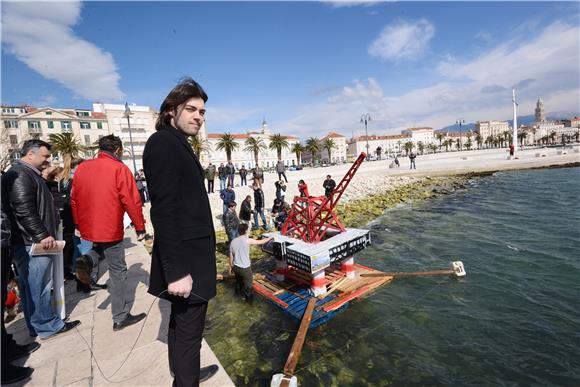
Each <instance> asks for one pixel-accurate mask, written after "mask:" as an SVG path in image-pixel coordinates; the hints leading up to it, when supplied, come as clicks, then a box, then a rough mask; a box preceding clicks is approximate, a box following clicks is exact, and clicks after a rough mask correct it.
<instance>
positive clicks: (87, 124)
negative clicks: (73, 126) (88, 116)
mask: <svg viewBox="0 0 580 387" xmlns="http://www.w3.org/2000/svg"><path fill="white" fill-rule="evenodd" d="M90 128H91V123H90V122H81V129H90Z"/></svg>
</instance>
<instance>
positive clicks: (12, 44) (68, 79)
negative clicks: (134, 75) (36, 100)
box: [2, 1, 125, 102]
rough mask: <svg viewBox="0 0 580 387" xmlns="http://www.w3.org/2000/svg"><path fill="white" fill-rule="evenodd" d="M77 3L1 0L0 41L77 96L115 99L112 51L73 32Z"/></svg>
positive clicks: (116, 83)
mask: <svg viewBox="0 0 580 387" xmlns="http://www.w3.org/2000/svg"><path fill="white" fill-rule="evenodd" d="M80 14H81V3H80V2H78V1H67V2H50V3H49V4H46V3H44V4H43V3H39V2H12V1H8V2H3V3H2V43H3V45H4V46H5V49H6V51H7V52H8V53H11V54H13V55H14V56H15V57H16V58H18V59H19V60H20V61H22V62H24V63H26V64H27V65H28V66H29V67H30V68H31V69H32V70H34V71H36V72H37V73H39V74H40V75H42V76H43V77H45V78H47V79H51V80H54V81H57V82H58V83H60V84H62V85H63V86H64V87H66V88H67V89H69V90H71V91H72V92H73V93H74V95H75V96H76V97H80V98H85V99H89V100H99V101H103V102H106V101H119V100H121V99H123V97H124V96H125V95H124V93H123V92H122V91H121V90H120V89H119V79H120V78H121V77H120V75H119V74H118V72H117V66H116V65H115V61H114V59H113V57H112V55H111V54H110V53H108V52H105V51H103V50H102V49H100V48H99V47H97V46H95V45H94V44H92V43H90V42H88V41H86V40H83V39H81V38H79V37H78V36H76V35H75V34H74V31H73V30H72V26H74V25H75V24H77V23H78V22H79V21H80Z"/></svg>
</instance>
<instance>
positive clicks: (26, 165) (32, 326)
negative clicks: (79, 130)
mask: <svg viewBox="0 0 580 387" xmlns="http://www.w3.org/2000/svg"><path fill="white" fill-rule="evenodd" d="M50 149H51V145H50V144H48V143H46V142H44V141H42V140H28V141H26V142H24V144H23V146H22V150H21V155H22V157H21V158H20V159H19V160H17V161H15V162H14V165H13V166H12V167H11V168H10V169H9V170H8V172H6V173H5V174H3V175H2V189H3V190H5V191H4V192H5V193H6V194H7V199H8V202H7V204H8V206H7V208H5V211H6V215H7V216H8V219H9V220H10V223H11V225H12V229H11V235H12V239H11V242H12V244H11V247H12V257H13V258H14V261H15V263H16V269H17V270H18V286H19V290H20V305H21V307H22V310H23V312H24V318H25V320H26V325H27V326H28V331H29V334H30V336H37V335H38V336H40V338H42V339H45V338H48V337H51V336H54V335H57V334H60V333H64V332H66V331H69V330H70V329H72V328H74V327H75V326H77V325H79V324H80V321H79V320H75V321H69V322H66V323H65V322H64V321H63V320H62V319H61V318H60V317H59V316H58V315H57V314H56V313H55V311H54V310H53V308H52V296H51V291H52V274H51V271H52V261H53V259H55V257H56V256H55V255H31V250H32V244H33V243H36V244H39V245H41V246H42V247H43V248H44V249H53V248H55V247H56V240H55V236H56V230H57V227H58V223H59V219H58V212H57V210H56V208H55V206H54V202H53V198H52V194H51V192H50V190H49V188H48V187H47V185H46V183H45V181H44V179H43V178H42V176H41V175H42V172H41V171H42V170H44V169H46V168H47V167H48V166H49V161H48V160H49V159H50V157H51V153H50Z"/></svg>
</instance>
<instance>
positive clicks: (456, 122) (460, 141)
mask: <svg viewBox="0 0 580 387" xmlns="http://www.w3.org/2000/svg"><path fill="white" fill-rule="evenodd" d="M463 124H465V120H464V119H463V118H458V119H457V120H456V121H455V125H459V143H460V144H461V148H463V130H462V129H461V126H462V125H463ZM451 150H453V148H451Z"/></svg>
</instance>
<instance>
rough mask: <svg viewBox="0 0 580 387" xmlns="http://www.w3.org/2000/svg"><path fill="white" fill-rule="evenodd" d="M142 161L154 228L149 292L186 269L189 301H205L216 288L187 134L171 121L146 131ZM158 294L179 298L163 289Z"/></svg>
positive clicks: (204, 201)
mask: <svg viewBox="0 0 580 387" xmlns="http://www.w3.org/2000/svg"><path fill="white" fill-rule="evenodd" d="M143 167H144V171H145V178H146V179H147V189H148V190H149V195H150V198H151V223H152V224H153V229H154V231H155V235H154V238H155V239H154V243H153V254H152V260H151V274H150V281H149V293H151V294H153V295H155V296H158V295H159V294H160V293H161V292H163V291H164V290H166V289H167V286H168V283H171V282H174V281H176V280H178V279H180V278H183V277H185V276H186V275H187V274H190V275H191V278H192V279H193V287H192V290H191V291H192V295H191V297H190V298H189V302H190V303H197V302H199V301H200V300H205V301H207V300H209V299H210V298H211V297H214V296H215V294H216V259H215V232H214V227H213V221H212V216H211V208H210V204H209V199H208V196H207V192H206V190H205V188H204V185H203V183H204V171H203V168H202V166H201V164H200V163H199V160H198V159H197V156H196V155H195V154H194V153H193V150H192V148H191V146H190V145H189V144H188V142H187V137H186V136H185V135H184V134H183V133H181V132H180V131H178V130H177V129H175V128H173V127H172V126H168V127H164V128H162V129H160V130H158V131H157V132H156V133H155V134H153V135H152V136H151V137H149V139H148V140H147V144H146V145H145V150H144V152H143ZM161 297H163V298H167V299H169V300H171V301H177V300H179V299H178V298H177V297H175V296H170V295H168V294H167V292H165V293H163V295H162V296H161ZM181 300H183V299H181Z"/></svg>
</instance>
